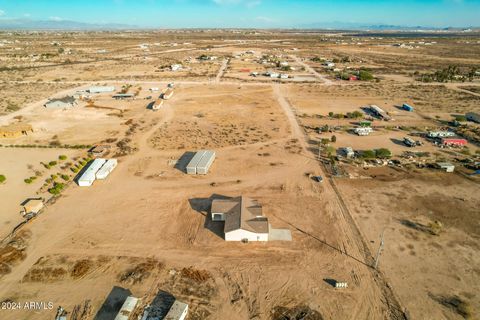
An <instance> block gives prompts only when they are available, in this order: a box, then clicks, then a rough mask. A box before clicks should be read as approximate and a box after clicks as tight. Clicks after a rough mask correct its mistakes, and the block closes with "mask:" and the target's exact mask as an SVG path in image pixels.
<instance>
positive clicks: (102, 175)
mask: <svg viewBox="0 0 480 320" xmlns="http://www.w3.org/2000/svg"><path fill="white" fill-rule="evenodd" d="M117 164H118V161H117V159H108V160H107V161H106V162H105V163H104V164H103V166H102V167H101V168H100V170H98V171H97V173H96V174H95V177H96V178H97V179H98V180H103V179H106V178H107V176H108V175H109V174H110V173H111V172H112V171H113V169H115V168H116V167H117Z"/></svg>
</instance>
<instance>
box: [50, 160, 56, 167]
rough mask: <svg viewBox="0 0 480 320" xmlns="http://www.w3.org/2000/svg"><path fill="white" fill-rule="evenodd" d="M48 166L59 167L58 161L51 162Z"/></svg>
mask: <svg viewBox="0 0 480 320" xmlns="http://www.w3.org/2000/svg"><path fill="white" fill-rule="evenodd" d="M48 165H49V166H50V167H53V166H56V165H57V161H50V162H49V163H48Z"/></svg>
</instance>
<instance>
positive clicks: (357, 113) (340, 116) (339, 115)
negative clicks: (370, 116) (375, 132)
mask: <svg viewBox="0 0 480 320" xmlns="http://www.w3.org/2000/svg"><path fill="white" fill-rule="evenodd" d="M328 116H329V117H330V118H335V119H344V118H347V119H358V118H363V113H361V112H360V111H357V110H355V111H353V112H347V114H343V113H333V112H329V113H328Z"/></svg>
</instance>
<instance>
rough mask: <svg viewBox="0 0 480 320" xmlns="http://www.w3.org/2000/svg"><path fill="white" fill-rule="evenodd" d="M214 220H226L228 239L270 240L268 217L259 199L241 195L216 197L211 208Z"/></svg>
mask: <svg viewBox="0 0 480 320" xmlns="http://www.w3.org/2000/svg"><path fill="white" fill-rule="evenodd" d="M211 218H212V221H224V222H225V226H224V232H225V240H226V241H245V240H246V241H268V233H269V224H268V218H267V217H265V216H263V213H262V206H261V205H259V204H258V202H257V201H255V200H253V199H250V198H247V197H244V196H241V197H237V198H233V199H215V200H213V201H212V208H211Z"/></svg>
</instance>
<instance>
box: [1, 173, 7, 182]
mask: <svg viewBox="0 0 480 320" xmlns="http://www.w3.org/2000/svg"><path fill="white" fill-rule="evenodd" d="M5 181H7V177H5V176H4V175H3V174H0V183H4V182H5Z"/></svg>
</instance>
